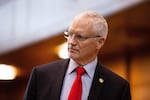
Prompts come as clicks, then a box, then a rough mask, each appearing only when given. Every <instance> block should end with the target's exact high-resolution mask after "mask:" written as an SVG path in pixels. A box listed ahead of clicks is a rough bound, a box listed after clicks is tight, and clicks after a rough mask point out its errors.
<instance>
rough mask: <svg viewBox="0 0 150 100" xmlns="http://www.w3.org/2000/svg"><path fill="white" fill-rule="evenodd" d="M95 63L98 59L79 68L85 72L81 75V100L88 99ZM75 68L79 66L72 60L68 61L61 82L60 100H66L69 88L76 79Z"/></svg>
mask: <svg viewBox="0 0 150 100" xmlns="http://www.w3.org/2000/svg"><path fill="white" fill-rule="evenodd" d="M97 61H98V59H97V58H96V59H95V60H93V61H92V62H90V63H88V64H87V65H85V66H81V67H83V68H84V69H85V71H86V73H85V74H83V75H82V100H87V99H88V96H89V92H90V88H91V84H92V80H93V77H94V73H95V68H96V65H97ZM77 67H79V65H78V64H77V63H76V62H75V61H74V60H73V59H70V62H69V66H68V69H67V72H66V75H65V78H64V81H63V86H62V91H61V96H60V100H68V96H69V93H70V90H71V87H72V85H73V82H74V80H75V78H76V71H75V69H76V68H77Z"/></svg>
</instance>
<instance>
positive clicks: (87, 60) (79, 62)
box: [74, 56, 97, 66]
mask: <svg viewBox="0 0 150 100" xmlns="http://www.w3.org/2000/svg"><path fill="white" fill-rule="evenodd" d="M96 58H97V56H96V57H93V58H90V59H86V60H85V59H76V60H74V61H75V62H76V63H77V64H79V65H80V66H84V65H87V64H88V63H90V62H92V61H94V60H95V59H96Z"/></svg>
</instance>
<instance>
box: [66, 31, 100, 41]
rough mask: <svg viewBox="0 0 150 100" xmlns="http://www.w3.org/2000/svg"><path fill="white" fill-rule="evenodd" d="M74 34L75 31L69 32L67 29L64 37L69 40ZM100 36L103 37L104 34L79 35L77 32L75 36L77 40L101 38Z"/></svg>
mask: <svg viewBox="0 0 150 100" xmlns="http://www.w3.org/2000/svg"><path fill="white" fill-rule="evenodd" d="M72 36H73V33H71V32H67V31H65V32H64V37H65V38H66V39H68V40H69V39H70V38H72ZM100 37H102V36H99V35H97V36H82V35H79V34H75V37H74V38H75V40H77V41H85V40H87V39H89V38H100Z"/></svg>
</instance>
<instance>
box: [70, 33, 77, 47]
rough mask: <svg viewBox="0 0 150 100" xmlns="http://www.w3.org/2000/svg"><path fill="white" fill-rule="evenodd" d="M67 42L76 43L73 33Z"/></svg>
mask: <svg viewBox="0 0 150 100" xmlns="http://www.w3.org/2000/svg"><path fill="white" fill-rule="evenodd" d="M68 42H69V43H70V44H71V45H76V43H77V41H76V37H75V35H72V37H70V39H69V40H68Z"/></svg>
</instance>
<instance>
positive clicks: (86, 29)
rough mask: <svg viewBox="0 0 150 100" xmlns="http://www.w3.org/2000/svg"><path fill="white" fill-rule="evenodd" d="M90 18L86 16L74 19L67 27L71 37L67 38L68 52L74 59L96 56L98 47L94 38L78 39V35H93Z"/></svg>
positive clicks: (93, 57)
mask: <svg viewBox="0 0 150 100" xmlns="http://www.w3.org/2000/svg"><path fill="white" fill-rule="evenodd" d="M90 21H91V20H88V19H86V18H79V19H75V20H74V21H73V23H72V24H71V26H70V28H69V30H68V31H69V34H71V37H70V38H69V39H68V52H69V56H70V58H72V59H74V60H75V61H87V60H91V59H92V60H93V59H95V57H96V56H97V53H98V49H99V48H97V45H98V44H97V42H98V40H97V39H96V38H87V39H84V40H82V39H79V38H80V37H95V36H96V34H94V32H93V26H92V24H91V23H90Z"/></svg>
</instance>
